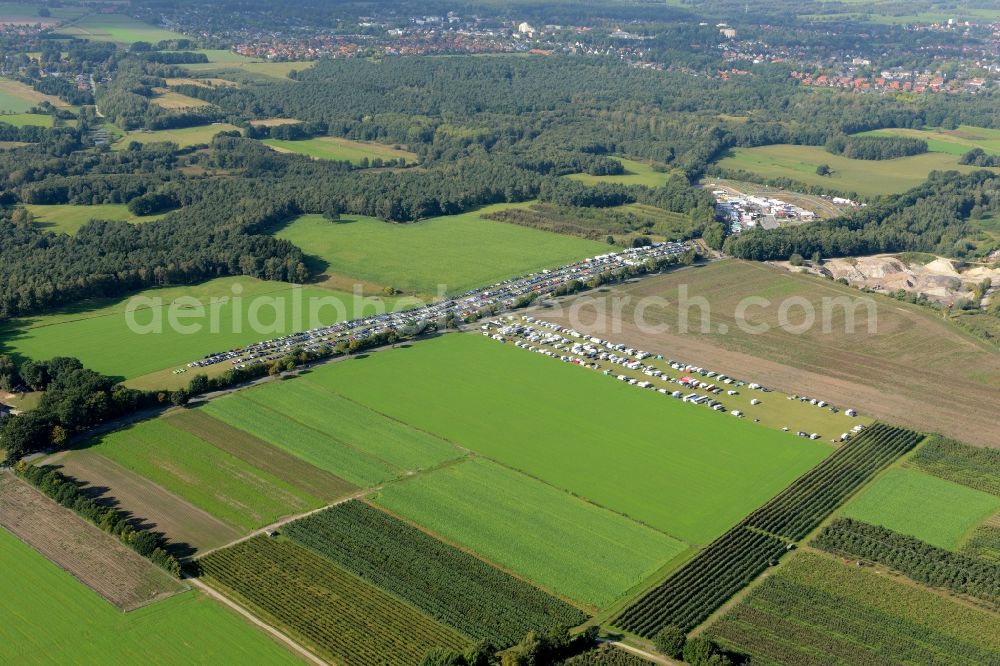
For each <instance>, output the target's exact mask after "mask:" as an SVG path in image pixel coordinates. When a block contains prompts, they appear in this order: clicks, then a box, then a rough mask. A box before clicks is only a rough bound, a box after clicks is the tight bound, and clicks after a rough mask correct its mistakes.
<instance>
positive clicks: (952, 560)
mask: <svg viewBox="0 0 1000 666" xmlns="http://www.w3.org/2000/svg"><path fill="white" fill-rule="evenodd" d="M813 545H815V546H816V547H817V548H822V549H823V550H828V551H831V552H834V553H838V554H840V555H846V556H848V557H856V558H860V559H863V560H870V561H873V562H877V563H879V564H883V565H885V566H887V567H891V568H892V569H895V570H896V571H899V572H901V573H903V574H905V575H906V576H909V577H910V578H912V579H913V580H915V581H917V582H918V583H923V584H925V585H932V586H934V587H942V588H945V589H947V590H951V591H952V592H957V593H959V594H967V595H969V596H973V597H977V598H979V599H982V600H983V601H986V602H988V603H991V604H993V605H1000V565H998V564H996V563H993V562H986V561H983V560H978V559H975V558H972V557H967V556H965V555H961V554H959V553H953V552H951V551H949V550H945V549H943V548H938V547H937V546H932V545H930V544H929V543H925V542H923V541H921V540H920V539H917V538H915V537H911V536H908V535H905V534H899V533H897V532H893V531H892V530H888V529H886V528H884V527H880V526H878V525H869V524H867V523H863V522H861V521H857V520H851V519H850V518H838V519H837V520H835V521H834V522H833V523H831V524H830V525H828V526H827V527H826V528H824V529H823V531H822V532H821V533H820V534H819V536H817V537H816V538H815V539H814V540H813Z"/></svg>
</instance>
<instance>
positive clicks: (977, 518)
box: [840, 469, 1000, 550]
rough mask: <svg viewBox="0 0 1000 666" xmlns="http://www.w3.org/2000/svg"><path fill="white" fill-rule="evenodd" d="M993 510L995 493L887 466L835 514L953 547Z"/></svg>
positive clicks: (997, 500)
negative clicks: (888, 468)
mask: <svg viewBox="0 0 1000 666" xmlns="http://www.w3.org/2000/svg"><path fill="white" fill-rule="evenodd" d="M997 511H1000V497H995V496H993V495H989V494H987V493H984V492H981V491H979V490H973V489H972V488H966V487H965V486H961V485H959V484H957V483H952V482H951V481H945V480H944V479H938V478H936V477H933V476H930V475H929V474H924V473H923V472H919V471H916V470H913V469H891V470H889V471H888V472H886V474H885V475H883V476H882V477H881V478H879V479H878V480H877V481H876V482H875V483H873V484H872V485H870V486H869V487H868V488H866V489H865V490H864V492H862V493H861V494H860V495H859V496H857V497H855V498H854V499H853V500H851V502H850V503H848V504H847V505H846V506H845V507H844V508H843V509H842V510H841V511H840V514H841V515H843V516H847V517H848V518H854V519H855V520H862V521H864V522H866V523H871V524H873V525H881V526H882V527H887V528H889V529H890V530H893V531H894V532H901V533H903V534H909V535H910V536H915V537H917V538H918V539H920V540H922V541H925V542H927V543H929V544H931V545H933V546H937V547H939V548H945V549H948V550H955V549H956V548H958V546H959V545H960V544H961V543H962V541H963V540H964V539H965V538H966V537H967V536H968V535H969V534H970V533H971V531H972V530H973V529H975V528H976V527H977V526H978V525H979V524H980V523H982V522H983V521H984V520H986V519H987V518H989V517H990V516H991V515H993V514H994V513H996V512H997Z"/></svg>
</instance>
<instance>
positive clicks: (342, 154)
mask: <svg viewBox="0 0 1000 666" xmlns="http://www.w3.org/2000/svg"><path fill="white" fill-rule="evenodd" d="M264 143H266V144H267V145H269V146H271V147H272V148H274V149H275V150H278V151H280V152H288V153H298V154H300V155H308V156H309V157H315V158H316V159H321V160H339V161H344V162H350V163H351V164H360V163H361V160H362V159H363V158H368V160H369V161H370V160H373V159H375V158H379V159H382V160H397V159H399V158H402V159H404V160H406V162H407V163H408V164H410V163H413V162H416V161H417V156H416V155H415V154H413V153H411V152H409V151H406V150H397V149H395V148H393V147H392V146H387V145H385V144H381V143H373V142H371V141H351V140H350V139H341V138H339V137H335V136H320V137H315V138H312V139H303V140H302V141H282V140H281V139H264Z"/></svg>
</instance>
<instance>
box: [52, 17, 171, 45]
mask: <svg viewBox="0 0 1000 666" xmlns="http://www.w3.org/2000/svg"><path fill="white" fill-rule="evenodd" d="M60 32H62V33H65V34H68V35H73V36H75V37H81V38H83V39H91V40H94V41H97V42H115V43H117V44H133V43H135V42H149V43H151V44H156V43H157V42H160V41H164V40H172V39H187V37H185V36H184V35H182V34H180V33H177V32H172V31H170V30H164V29H163V28H158V27H156V26H155V25H150V24H149V23H143V22H142V21H138V20H136V19H134V18H132V17H130V16H125V15H124V14H89V15H87V16H84V17H83V18H81V19H80V20H78V21H73V23H72V25H70V26H67V27H65V28H61V29H60Z"/></svg>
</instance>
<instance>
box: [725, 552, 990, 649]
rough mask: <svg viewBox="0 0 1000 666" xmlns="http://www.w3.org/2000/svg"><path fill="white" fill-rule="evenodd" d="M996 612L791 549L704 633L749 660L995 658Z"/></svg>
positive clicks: (826, 558)
mask: <svg viewBox="0 0 1000 666" xmlns="http://www.w3.org/2000/svg"><path fill="white" fill-rule="evenodd" d="M997 622H998V616H997V615H996V614H995V613H992V612H990V611H987V610H983V609H980V608H976V607H973V606H970V605H967V604H964V603H961V602H959V601H956V600H954V599H950V598H948V597H945V596H942V595H940V594H937V593H935V592H931V591H929V590H926V589H922V588H919V587H914V586H912V585H908V584H906V583H905V582H901V581H897V580H894V579H893V578H891V577H887V576H886V575H885V574H883V573H879V572H877V571H873V570H872V569H870V568H868V567H863V568H859V567H857V566H855V565H854V563H853V562H849V563H847V562H845V563H841V562H838V561H836V560H834V559H831V558H829V557H825V556H821V555H815V554H812V553H797V554H795V555H794V556H793V557H791V558H789V561H788V562H787V563H785V564H783V565H782V566H781V567H780V568H779V569H778V570H777V572H776V573H775V574H773V575H772V576H770V577H769V578H768V579H767V580H765V581H764V583H763V584H762V585H761V586H760V587H758V588H756V589H754V590H753V591H751V592H750V594H749V595H748V596H747V597H746V598H745V599H744V600H743V601H742V602H741V603H740V604H739V605H737V606H736V607H735V608H733V609H732V610H730V611H729V612H728V613H726V614H725V615H724V616H723V617H722V618H721V619H720V620H718V621H717V622H715V623H714V624H712V625H711V626H710V627H709V628H708V630H707V635H708V636H709V637H711V638H712V639H714V640H716V641H719V642H721V643H722V644H723V645H724V646H726V647H728V648H730V649H733V650H736V651H738V652H741V653H743V654H749V655H750V656H751V658H752V660H753V663H754V664H765V665H770V664H782V665H783V666H797V665H799V664H802V665H805V664H816V663H849V664H862V663H912V664H927V663H936V664H954V665H956V666H958V665H960V664H968V665H969V666H973V665H977V666H978V665H980V664H989V663H997V661H1000V636H998V634H997V632H996V626H997Z"/></svg>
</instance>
